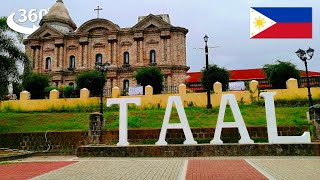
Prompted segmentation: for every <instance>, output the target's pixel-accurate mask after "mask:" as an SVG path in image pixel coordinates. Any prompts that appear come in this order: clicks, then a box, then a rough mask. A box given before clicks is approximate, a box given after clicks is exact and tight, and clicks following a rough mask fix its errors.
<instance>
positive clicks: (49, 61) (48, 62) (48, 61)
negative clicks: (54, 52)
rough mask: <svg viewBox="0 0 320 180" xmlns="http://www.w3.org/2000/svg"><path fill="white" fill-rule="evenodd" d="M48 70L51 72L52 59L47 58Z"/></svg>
mask: <svg viewBox="0 0 320 180" xmlns="http://www.w3.org/2000/svg"><path fill="white" fill-rule="evenodd" d="M46 70H51V57H47V58H46Z"/></svg>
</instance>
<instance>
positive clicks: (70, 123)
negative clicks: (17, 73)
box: [0, 105, 308, 133]
mask: <svg viewBox="0 0 320 180" xmlns="http://www.w3.org/2000/svg"><path fill="white" fill-rule="evenodd" d="M91 108H92V109H94V110H95V111H96V109H95V107H91ZM91 108H87V109H86V110H85V111H84V110H83V107H78V108H76V110H74V109H64V110H63V111H58V110H52V111H50V112H12V111H2V112H0V133H12V132H45V131H87V130H88V129H89V115H90V112H94V111H89V109H91ZM240 110H241V113H242V116H243V119H244V121H245V123H246V125H247V126H266V114H265V108H264V107H263V106H259V105H240ZM307 111H308V107H306V106H302V107H276V117H277V124H278V126H297V124H307V121H306V112H307ZM185 112H186V114H187V118H188V121H189V125H190V126H191V127H192V128H200V127H215V125H216V122H217V117H218V113H219V108H218V107H216V108H213V109H212V110H208V109H206V108H202V107H186V108H185ZM164 114H165V109H164V108H156V107H152V108H144V109H138V108H136V107H130V108H129V114H128V127H129V128H131V129H134V128H161V126H162V121H163V117H164ZM104 117H105V119H106V129H108V130H115V129H118V128H119V109H118V107H117V106H113V107H111V108H105V111H104ZM225 121H229V122H231V121H234V118H233V115H232V112H231V109H230V108H227V110H226V114H225ZM170 122H171V123H174V122H179V118H178V113H177V111H176V110H175V108H173V111H172V114H171V119H170Z"/></svg>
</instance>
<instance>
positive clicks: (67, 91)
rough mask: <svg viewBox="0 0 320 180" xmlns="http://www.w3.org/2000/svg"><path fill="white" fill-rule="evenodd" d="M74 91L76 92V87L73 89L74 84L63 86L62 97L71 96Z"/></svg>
mask: <svg viewBox="0 0 320 180" xmlns="http://www.w3.org/2000/svg"><path fill="white" fill-rule="evenodd" d="M73 92H74V89H73V87H72V86H62V89H61V97H63V98H71V97H72V94H73Z"/></svg>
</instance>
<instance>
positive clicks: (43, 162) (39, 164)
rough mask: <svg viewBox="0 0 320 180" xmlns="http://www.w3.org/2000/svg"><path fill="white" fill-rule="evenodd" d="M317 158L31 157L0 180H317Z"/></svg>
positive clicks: (2, 169) (1, 172) (4, 170)
mask: <svg viewBox="0 0 320 180" xmlns="http://www.w3.org/2000/svg"><path fill="white" fill-rule="evenodd" d="M318 167H320V158H319V157H204V158H77V157H73V156H66V157H63V156H48V157H31V158H26V159H21V160H15V161H10V162H8V163H3V164H1V165H0V179H4V180H6V179H39V180H40V179H188V180H189V179H201V180H202V179H319V177H320V171H319V170H318Z"/></svg>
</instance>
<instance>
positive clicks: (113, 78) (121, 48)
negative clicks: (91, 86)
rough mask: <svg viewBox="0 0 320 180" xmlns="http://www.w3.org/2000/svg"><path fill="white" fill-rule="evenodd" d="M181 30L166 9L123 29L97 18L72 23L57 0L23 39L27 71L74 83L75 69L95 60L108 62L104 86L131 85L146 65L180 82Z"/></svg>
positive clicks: (167, 81) (90, 66) (56, 81)
mask: <svg viewBox="0 0 320 180" xmlns="http://www.w3.org/2000/svg"><path fill="white" fill-rule="evenodd" d="M84 8H86V7H84ZM127 16H128V18H132V17H131V16H130V14H127ZM187 33H188V30H187V29H186V28H182V27H176V26H173V25H171V22H170V18H169V15H168V14H161V15H152V14H150V15H148V16H141V17H138V22H137V24H135V25H134V26H133V27H129V28H120V27H119V26H118V25H117V24H114V23H113V22H111V21H109V20H107V19H103V18H96V19H91V20H89V21H87V22H85V23H84V24H82V25H81V26H80V27H79V28H77V25H76V24H75V23H74V22H73V20H72V18H71V17H70V15H69V12H68V10H67V8H66V7H65V5H64V4H63V1H62V0H57V1H56V3H55V4H54V5H53V6H52V7H51V8H50V10H49V13H48V14H47V15H45V16H44V17H43V18H42V20H41V22H40V28H39V29H38V30H37V31H35V32H34V33H33V34H31V35H30V36H29V37H28V38H27V39H26V40H25V42H24V44H25V48H26V52H27V54H29V56H30V57H31V58H32V60H33V63H32V65H33V71H34V72H37V73H41V74H48V75H51V77H52V79H51V83H52V85H56V86H59V85H74V83H75V76H76V75H77V74H78V73H80V72H83V71H88V70H92V69H94V67H95V63H96V62H103V63H105V62H109V63H110V64H111V66H110V68H109V70H108V75H107V80H106V87H108V88H112V87H115V86H118V87H120V88H122V89H128V88H129V86H135V85H137V84H136V81H135V80H134V74H135V71H136V70H138V69H139V68H142V67H146V66H157V67H159V68H160V69H161V71H162V72H163V73H164V75H165V79H164V85H179V84H181V83H184V82H185V79H186V76H187V71H188V70H189V67H188V66H187V65H186V34H187Z"/></svg>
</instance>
